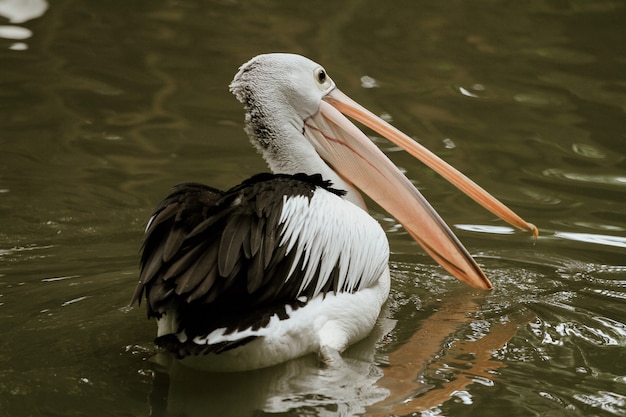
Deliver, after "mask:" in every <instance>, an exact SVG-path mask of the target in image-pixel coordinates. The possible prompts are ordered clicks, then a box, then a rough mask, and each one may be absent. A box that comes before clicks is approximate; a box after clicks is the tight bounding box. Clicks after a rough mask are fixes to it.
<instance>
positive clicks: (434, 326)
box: [0, 0, 626, 416]
mask: <svg viewBox="0 0 626 417" xmlns="http://www.w3.org/2000/svg"><path fill="white" fill-rule="evenodd" d="M624 21H626V7H625V5H624V4H623V2H615V1H610V0H607V1H594V2H579V1H572V2H551V1H543V0H540V1H536V2H533V3H527V2H516V3H511V2H506V3H505V2H498V1H496V2H495V3H494V2H491V3H489V4H481V3H477V2H471V3H469V2H462V1H459V0H454V1H452V2H429V3H428V2H427V3H424V2H422V3H420V4H419V6H418V5H417V4H416V3H415V2H413V1H409V0H406V1H403V0H401V1H399V2H381V1H374V0H356V1H352V2H347V3H346V2H331V1H327V2H322V3H319V2H317V3H316V6H315V7H311V5H310V4H308V3H300V2H290V3H287V2H280V1H273V0H269V1H256V2H232V1H199V0H185V1H177V2H173V1H168V0H158V1H152V2H103V1H96V0H84V1H76V0H59V1H55V2H49V3H48V2H46V1H43V0H0V62H2V65H0V334H2V338H0V415H2V416H4V415H7V416H39V415H46V416H48V415H72V416H83V415H84V416H86V415H89V416H97V415H106V416H110V415H133V416H146V415H150V414H151V415H154V416H157V415H161V416H179V415H184V414H185V413H187V415H206V414H207V412H208V410H214V411H215V410H218V411H216V412H217V413H219V415H226V414H227V413H231V414H234V415H246V414H247V415H266V414H278V415H283V416H298V415H342V414H343V415H353V414H355V413H360V414H361V415H371V416H385V415H390V414H396V415H422V416H433V415H442V416H455V415H481V416H501V415H503V414H507V415H519V416H527V415H569V416H587V415H599V416H608V415H624V414H626V398H625V397H624V393H625V392H626V378H625V375H626V320H625V319H624V311H625V306H626V280H625V278H624V277H625V276H626V265H625V262H624V259H625V258H624V248H625V247H626V240H625V239H626V237H625V236H626V233H625V231H626V216H625V212H624V203H625V202H626V188H624V184H626V165H625V162H626V141H625V139H624V126H623V120H624V111H625V110H626V107H625V103H626V90H625V89H624V87H625V86H626V84H625V82H624V74H626V56H625V55H624V54H625V53H624V48H623V42H624V37H625V35H626V32H625V31H626V28H625V26H624V25H623V22H624ZM268 51H290V52H296V53H302V54H304V55H307V56H310V57H311V58H313V59H315V60H317V61H318V62H321V63H323V64H324V65H325V66H326V69H327V70H328V71H329V72H330V73H331V75H332V76H333V78H334V79H335V81H337V82H338V84H339V85H340V86H341V88H342V90H344V91H345V92H346V93H349V94H350V95H351V96H353V97H354V98H355V99H357V100H358V101H359V102H362V103H363V104H365V105H366V107H368V108H371V109H372V110H373V111H374V112H375V113H377V114H380V115H382V116H383V117H384V118H385V119H386V120H389V121H391V122H393V123H394V124H396V125H398V127H400V128H401V129H402V130H403V131H406V132H409V133H410V134H412V135H414V136H415V137H416V138H417V139H418V140H419V141H420V142H421V143H422V144H424V145H425V146H427V147H429V148H431V149H432V150H433V151H434V152H436V153H437V154H439V155H441V156H442V157H443V158H444V159H445V160H447V161H449V162H450V163H452V164H453V165H454V166H456V167H457V168H459V169H460V170H461V171H463V172H465V173H466V174H468V175H469V176H470V177H471V178H473V179H474V180H476V181H477V182H478V183H479V184H481V185H482V186H483V187H484V188H486V189H487V190H489V191H490V192H492V193H493V194H495V195H496V196H498V197H499V198H501V199H502V200H503V201H504V202H505V203H507V204H508V205H511V206H512V207H513V208H514V209H515V210H516V211H518V212H519V213H520V214H521V215H522V216H523V217H524V218H527V219H528V220H529V221H532V222H533V223H535V224H537V226H538V227H539V229H540V231H541V234H540V236H539V238H538V239H537V240H536V241H535V240H533V239H532V238H529V237H528V236H527V235H525V234H522V233H518V232H517V231H515V230H513V229H511V228H509V227H506V226H504V225H503V224H502V223H500V222H499V221H496V220H495V219H492V218H491V216H490V215H489V214H487V213H485V212H484V211H483V210H482V209H481V208H480V207H478V206H476V205H475V204H474V203H472V202H471V201H469V200H466V199H465V198H464V197H462V196H460V195H459V194H458V193H457V192H456V191H455V190H453V189H452V188H451V187H448V185H446V184H445V183H444V182H443V181H442V180H441V179H440V178H438V177H437V176H436V175H435V174H433V173H432V172H430V171H428V170H427V169H425V168H424V167H422V166H420V165H419V164H416V163H414V161H413V160H412V159H411V158H409V157H407V156H406V155H405V154H404V153H403V152H400V151H399V150H398V149H397V148H395V147H392V146H391V145H390V144H389V143H387V142H385V141H384V140H382V139H381V138H378V137H376V136H373V137H372V139H373V140H374V141H375V143H376V144H377V145H379V146H380V147H381V148H382V149H383V150H384V151H385V152H388V153H389V154H390V156H391V158H392V159H393V160H394V161H395V162H396V163H397V164H398V165H399V166H400V167H401V169H402V170H403V172H405V173H406V174H407V175H408V176H409V177H410V179H411V181H413V182H414V183H415V184H416V185H417V186H418V187H419V188H420V189H421V190H422V191H423V193H424V195H425V196H426V197H427V198H429V200H431V202H432V203H433V206H434V207H435V208H436V209H437V210H438V211H439V212H440V213H441V214H442V216H443V218H445V219H446V220H447V221H448V222H449V224H451V225H455V228H454V230H455V233H457V234H458V235H459V237H460V239H461V240H462V241H463V242H464V243H465V244H466V245H467V247H468V249H469V250H470V252H471V253H473V254H474V255H475V256H476V257H477V260H478V262H479V263H480V264H481V266H483V267H484V269H485V270H486V272H487V274H488V275H489V277H490V279H491V280H492V282H494V284H495V288H494V290H493V291H491V292H489V293H482V292H476V291H474V290H472V289H470V288H466V287H463V286H461V285H460V284H459V283H457V282H456V280H455V279H453V278H452V277H450V276H448V275H447V274H446V273H444V272H443V271H442V270H441V269H440V268H438V267H436V266H434V265H433V263H432V261H431V260H430V259H429V258H428V257H427V256H426V255H425V254H423V252H421V251H420V250H419V248H418V247H417V246H416V244H415V243H414V242H413V241H412V240H411V239H410V238H409V237H408V236H407V235H406V233H405V232H404V230H403V229H402V227H401V226H400V225H399V224H398V223H397V222H396V221H395V220H393V219H391V218H389V217H388V215H387V214H386V213H384V212H382V211H381V210H380V209H378V208H377V207H375V206H372V215H373V216H374V217H375V218H376V219H377V220H379V221H380V222H381V223H382V224H383V227H384V228H385V230H386V231H387V234H388V236H389V240H390V245H391V248H392V263H391V266H392V279H393V288H392V293H391V297H390V300H389V302H388V311H387V312H386V314H385V315H384V317H383V319H381V327H380V328H379V332H378V333H376V334H373V335H372V336H371V337H370V338H369V339H368V340H366V341H364V342H363V343H361V344H359V345H357V346H355V347H354V348H352V349H350V351H348V352H347V354H346V361H345V364H344V366H341V367H338V368H332V369H329V368H321V367H319V366H318V363H317V360H316V358H315V357H308V358H303V359H301V360H298V361H293V362H290V363H287V364H284V365H282V366H279V367H276V368H273V369H268V370H264V371H260V372H258V373H249V374H248V373H246V374H232V375H229V376H227V377H226V376H224V375H218V376H215V375H213V376H212V375H206V374H199V373H194V372H192V371H189V370H186V369H181V368H179V367H177V366H175V365H171V364H168V362H167V361H156V362H155V357H156V358H159V357H160V356H159V355H157V354H158V352H157V351H156V349H155V348H154V346H153V344H152V339H153V337H154V327H153V323H151V322H149V321H147V320H146V319H145V315H144V312H143V311H142V310H143V309H137V308H133V309H130V310H127V309H124V306H126V304H127V303H128V300H129V297H130V293H131V292H132V288H133V287H134V283H135V281H136V279H137V262H138V259H137V253H138V247H139V242H140V241H141V236H142V230H143V227H144V225H145V220H146V218H147V217H148V215H149V213H150V211H151V209H152V207H153V206H154V204H155V203H156V202H157V201H158V200H159V199H160V198H161V197H162V196H163V195H165V194H166V193H167V190H168V189H169V187H170V186H172V185H173V184H176V183H179V182H182V181H199V182H206V183H209V184H211V185H213V186H216V187H221V188H227V187H230V186H232V185H234V184H236V183H238V182H240V181H241V180H242V179H243V178H246V177H248V176H250V175H251V174H253V173H256V172H259V171H264V170H266V167H265V164H264V162H263V161H262V160H261V158H259V157H258V155H257V154H256V153H255V152H254V150H252V149H251V147H250V146H249V143H248V140H247V138H246V137H245V135H244V133H243V131H242V126H241V125H242V120H243V114H242V109H241V106H240V104H239V103H238V102H237V101H236V100H235V99H234V98H233V97H232V96H231V95H230V94H229V93H228V90H227V86H228V83H229V81H230V80H231V79H232V76H233V74H234V72H235V71H236V68H237V67H238V66H239V65H240V64H241V63H242V62H245V61H246V60H248V59H249V58H250V57H251V56H253V55H256V54H258V53H261V52H268ZM391 324H395V326H392V325H391ZM244 390H245V395H243V394H242V393H243V392H244Z"/></svg>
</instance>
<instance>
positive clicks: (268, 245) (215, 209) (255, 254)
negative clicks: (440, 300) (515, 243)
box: [132, 54, 538, 371]
mask: <svg viewBox="0 0 626 417" xmlns="http://www.w3.org/2000/svg"><path fill="white" fill-rule="evenodd" d="M230 91H231V92H232V93H233V94H234V95H235V96H236V97H237V99H238V100H239V101H240V102H242V103H243V104H244V106H245V110H246V128H245V129H246V132H247V133H248V135H249V136H250V139H251V141H252V143H253V145H254V146H255V147H256V148H257V150H258V151H259V152H260V153H261V155H262V156H263V158H264V159H265V161H266V162H267V163H268V165H269V167H270V169H271V171H272V173H264V174H258V175H255V176H253V177H251V178H249V179H247V180H245V181H244V182H242V183H241V184H239V185H236V186H235V187H233V188H231V189H229V190H227V191H221V190H218V189H216V188H213V187H210V186H207V185H202V184H197V183H186V184H180V185H178V186H176V187H175V188H174V191H173V192H172V193H171V194H170V195H169V196H168V197H166V198H165V199H164V200H163V201H162V202H161V203H160V204H159V205H158V207H157V209H156V210H155V212H154V214H153V215H152V217H151V218H150V220H149V221H148V225H147V227H146V234H145V238H144V241H143V252H142V255H141V274H140V279H139V283H138V285H137V287H136V290H135V292H134V295H133V297H132V302H133V303H134V302H138V303H140V302H141V301H142V299H143V298H144V296H145V299H146V304H147V309H148V316H149V317H154V318H156V321H157V325H158V330H157V338H156V340H155V343H156V344H157V345H158V346H160V347H162V348H163V349H165V350H167V351H169V352H171V353H172V354H173V355H174V356H175V357H177V358H179V359H181V361H182V363H183V364H186V365H188V366H190V367H195V368H200V369H205V370H211V371H242V370H250V369H258V368H263V367H267V366H271V365H274V364H277V363H280V362H284V361H287V360H289V359H293V358H297V357H300V356H304V355H306V354H310V353H314V352H317V353H319V354H320V356H321V358H322V359H323V361H325V362H332V361H334V360H336V359H337V358H340V353H341V352H342V351H343V350H345V349H346V348H347V347H348V346H350V345H351V344H353V343H355V342H357V341H359V340H361V339H363V338H364V337H365V336H367V335H368V333H369V332H370V331H371V330H372V328H373V326H374V324H375V323H376V320H377V318H378V315H379V313H380V310H381V307H382V305H383V303H384V302H385V300H386V299H387V297H388V295H389V286H390V276H389V267H388V260H389V244H388V241H387V238H386V236H385V233H384V231H383V229H382V228H381V226H380V225H379V224H378V222H376V221H375V220H374V219H373V218H372V217H370V216H369V214H368V213H367V208H366V206H365V203H364V201H363V198H362V197H361V194H360V192H359V190H361V191H363V192H364V193H365V194H367V195H368V196H369V197H371V198H372V199H373V200H374V201H376V202H377V203H378V204H380V206H381V207H382V208H384V209H385V210H387V211H388V212H389V213H390V214H391V215H393V216H394V217H395V218H396V219H397V220H398V221H399V222H400V223H401V224H402V225H403V226H404V228H405V229H406V230H407V232H408V233H409V234H410V235H411V236H412V237H413V238H414V239H415V240H416V241H417V242H418V243H419V244H420V245H421V246H422V247H423V248H424V250H425V251H426V252H427V253H428V254H429V255H430V256H432V257H433V258H434V259H435V260H436V261H437V262H438V263H439V264H441V266H443V267H444V268H445V269H446V270H447V271H448V272H449V273H451V274H452V275H454V276H455V277H457V278H458V279H459V280H461V281H464V282H466V283H467V284H469V285H471V286H474V287H478V288H483V289H489V288H491V283H490V282H489V280H488V279H487V277H486V276H485V274H484V273H483V271H482V270H481V268H480V267H479V266H478V264H477V263H476V261H475V260H474V259H473V258H472V256H471V255H470V254H469V253H468V251H467V250H466V249H465V248H464V247H463V245H462V244H461V243H460V242H459V240H458V239H457V237H456V236H455V235H454V233H453V232H452V231H451V230H450V228H449V227H448V226H447V225H446V224H445V223H444V221H443V220H442V219H441V217H439V215H438V214H437V213H436V212H435V210H434V209H433V208H432V207H431V205H430V204H429V203H428V202H427V201H426V199H424V197H423V196H422V195H421V193H420V192H419V191H418V190H417V189H416V188H415V187H414V186H413V184H412V183H411V182H410V181H409V180H408V179H407V178H406V177H405V176H404V175H403V174H402V173H401V172H400V170H399V169H398V168H397V167H396V166H395V165H394V164H393V163H392V162H391V161H390V160H389V159H388V158H387V157H386V156H385V155H384V154H383V152H381V151H380V149H379V148H378V147H376V146H375V145H374V144H373V143H372V141H371V140H369V139H368V137H367V136H366V135H365V134H364V133H363V132H361V131H360V130H359V129H358V128H357V127H356V126H355V125H354V124H353V123H351V122H350V121H349V120H348V119H347V118H346V117H345V116H344V114H345V115H347V116H349V117H351V118H353V119H355V120H356V121H358V122H360V123H363V124H364V125H366V126H368V127H369V128H371V129H372V130H374V131H376V132H378V133H380V134H381V135H382V136H384V137H386V138H387V139H389V140H391V141H392V142H394V143H395V144H397V145H398V146H400V147H402V148H403V149H405V150H406V151H407V152H409V153H410V154H411V155H413V156H415V157H416V158H418V159H420V160H421V161H422V162H424V163H425V164H426V165H428V166H429V167H431V168H432V169H434V170H435V171H436V172H438V173H439V174H441V175H442V176H443V177H445V178H446V179H447V180H448V181H450V182H451V183H453V184H454V185H456V186H457V187H458V188H460V189H461V190H462V191H463V192H465V193H466V194H468V195H469V196H470V197H471V198H473V199H474V200H476V201H477V202H478V203H480V204H482V205H483V206H484V207H485V208H487V209H488V210H490V211H492V212H493V213H494V214H496V215H498V216H499V217H501V218H502V219H504V220H506V221H508V222H509V223H511V224H512V225H514V226H516V227H518V228H520V229H525V230H529V231H532V232H533V233H534V234H535V236H536V235H537V233H538V232H537V229H536V227H535V226H533V225H532V224H529V223H526V222H525V221H524V220H522V219H521V218H520V217H518V216H517V215H516V214H515V213H513V212H512V211H511V210H509V209H508V208H507V207H506V206H504V205H503V204H502V203H500V202H499V201H497V200H496V199H495V198H494V197H492V196H491V195H490V194H488V193H487V192H486V191H484V190H483V189H482V188H480V187H479V186H478V185H476V184H475V183H473V182H472V181H471V180H469V179H468V178H467V177H465V176H464V175H463V174H461V173H460V172H459V171H457V170H456V169H454V168H453V167H451V166H449V165H448V164H447V163H445V162H444V161H443V160H441V159H440V158H439V157H437V156H436V155H434V154H433V153H431V152H430V151H428V150H427V149H425V148H424V147H423V146H421V145H419V144H418V143H416V142H415V141H413V140H412V139H410V138H409V137H408V136H406V135H405V134H403V133H402V132H400V131H399V130H397V129H396V128H394V127H393V126H391V125H389V124H388V123H386V122H385V121H383V120H382V119H380V118H378V117H377V116H375V115H374V114H373V113H371V112H369V111H368V110H366V109H365V108H363V107H362V106H360V105H359V104H357V103H356V102H354V101H353V100H351V99H350V98H348V97H347V96H346V95H345V94H343V93H342V92H341V91H340V90H339V89H338V88H337V87H336V86H335V83H334V82H333V80H332V79H331V78H330V77H329V76H328V74H327V72H326V70H325V69H324V68H323V67H322V66H320V65H319V64H317V63H315V62H313V61H311V60H309V59H307V58H304V57H302V56H299V55H293V54H265V55H259V56H257V57H255V58H253V59H251V60H250V61H248V62H247V63H245V64H243V65H242V66H241V67H240V69H239V72H238V73H237V74H236V75H235V78H234V79H233V81H232V83H231V84H230Z"/></svg>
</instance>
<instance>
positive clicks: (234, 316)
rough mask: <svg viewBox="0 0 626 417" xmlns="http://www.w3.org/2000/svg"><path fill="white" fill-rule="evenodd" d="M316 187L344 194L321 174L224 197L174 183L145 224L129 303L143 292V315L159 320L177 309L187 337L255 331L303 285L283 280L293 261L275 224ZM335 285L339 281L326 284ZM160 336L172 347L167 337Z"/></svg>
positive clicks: (249, 185)
mask: <svg viewBox="0 0 626 417" xmlns="http://www.w3.org/2000/svg"><path fill="white" fill-rule="evenodd" d="M318 187H319V188H323V189H325V190H327V191H330V192H333V193H335V194H338V195H343V194H344V192H343V191H340V190H336V189H333V188H331V187H330V183H329V182H327V181H323V180H322V178H321V176H320V175H314V176H308V175H304V174H298V175H295V176H288V175H275V174H259V175H256V176H254V177H252V178H250V179H248V180H246V181H244V182H243V183H242V184H240V185H238V186H236V187H234V188H232V189H230V190H228V191H225V192H224V191H220V190H217V189H215V188H212V187H209V186H206V185H202V184H196V183H186V184H181V185H178V186H176V187H175V188H174V191H173V192H172V193H171V194H170V195H169V196H168V197H167V198H165V199H164V200H163V201H162V202H161V203H160V204H159V206H158V207H157V209H156V210H155V212H154V214H153V216H152V218H151V220H150V223H149V225H148V227H147V230H146V235H145V238H144V241H143V251H142V256H141V274H140V280H139V283H138V285H137V288H136V290H135V293H134V295H133V298H132V302H135V301H136V302H141V299H142V298H143V294H144V293H145V294H146V301H147V308H148V315H149V316H154V317H157V318H158V317H161V316H162V314H163V313H165V312H166V311H168V310H172V309H174V310H176V311H177V314H178V318H179V321H180V323H181V327H182V328H181V329H179V330H183V328H184V330H185V332H186V333H187V335H188V337H189V339H192V338H193V337H195V336H204V335H207V334H208V333H210V332H211V331H212V330H214V329H218V328H221V327H225V328H227V332H230V331H235V330H242V329H246V328H248V327H251V326H252V327H253V328H255V327H256V328H258V327H260V326H263V325H265V324H267V322H269V319H270V317H271V316H272V315H274V314H279V317H282V316H285V314H286V313H285V312H284V308H285V305H291V306H292V307H293V308H298V307H299V306H300V305H302V302H300V301H298V300H297V298H298V296H299V295H301V294H298V293H299V285H300V281H299V280H298V279H297V277H292V279H290V280H289V281H288V282H285V281H284V277H286V276H287V273H288V272H289V270H290V268H291V266H292V263H293V262H294V259H293V258H292V257H291V256H290V255H287V254H286V245H283V246H278V244H279V242H280V240H279V239H280V238H281V226H280V224H279V221H280V215H281V212H282V206H283V203H284V196H295V195H303V196H308V197H309V198H311V197H312V196H313V193H314V192H315V190H316V189H317V188H318ZM300 262H302V259H301V260H300ZM298 267H301V265H298ZM298 267H297V268H296V271H300V270H301V268H298ZM334 272H335V271H334ZM333 285H335V286H336V285H337V279H336V278H333V279H331V280H329V283H328V284H327V286H328V287H329V289H332V287H333ZM312 287H313V288H314V285H313V286H312ZM313 288H309V289H308V293H312V292H313ZM304 295H307V291H306V290H305V294H304ZM160 339H162V340H163V344H164V345H168V346H169V345H170V344H171V343H170V342H171V338H165V339H164V337H162V338H160ZM165 340H169V341H170V342H165ZM248 341H249V340H248ZM181 349H182V347H181ZM185 349H190V347H189V346H187V347H185ZM225 349H228V347H227V346H222V347H221V350H225ZM178 352H179V353H181V352H182V350H178Z"/></svg>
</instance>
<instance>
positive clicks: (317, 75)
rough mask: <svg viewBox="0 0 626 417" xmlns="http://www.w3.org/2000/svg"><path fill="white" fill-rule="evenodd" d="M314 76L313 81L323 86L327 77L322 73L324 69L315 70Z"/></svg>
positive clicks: (324, 72)
mask: <svg viewBox="0 0 626 417" xmlns="http://www.w3.org/2000/svg"><path fill="white" fill-rule="evenodd" d="M314 75H315V79H316V80H317V82H318V83H320V84H324V83H325V82H326V80H327V79H328V77H327V76H326V71H324V68H322V67H320V68H318V69H316V70H315V74H314Z"/></svg>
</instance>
